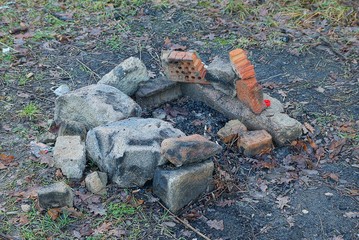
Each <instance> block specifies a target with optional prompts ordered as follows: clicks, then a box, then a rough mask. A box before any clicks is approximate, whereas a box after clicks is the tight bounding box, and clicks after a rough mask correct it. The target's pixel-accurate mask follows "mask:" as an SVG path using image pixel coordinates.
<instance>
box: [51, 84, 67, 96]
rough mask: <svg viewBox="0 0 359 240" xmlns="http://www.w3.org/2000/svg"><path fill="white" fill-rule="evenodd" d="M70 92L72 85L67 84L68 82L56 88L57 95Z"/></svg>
mask: <svg viewBox="0 0 359 240" xmlns="http://www.w3.org/2000/svg"><path fill="white" fill-rule="evenodd" d="M68 92H70V87H69V86H67V85H66V84H62V85H61V86H60V87H58V88H56V89H55V90H54V93H55V94H56V96H62V95H65V94H66V93H68Z"/></svg>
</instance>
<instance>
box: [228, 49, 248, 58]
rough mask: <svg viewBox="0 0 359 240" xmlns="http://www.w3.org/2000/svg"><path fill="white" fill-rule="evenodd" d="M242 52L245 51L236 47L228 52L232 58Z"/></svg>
mask: <svg viewBox="0 0 359 240" xmlns="http://www.w3.org/2000/svg"><path fill="white" fill-rule="evenodd" d="M243 53H244V54H245V51H244V50H243V49H240V48H237V49H234V50H232V51H230V52H229V57H230V58H232V57H234V56H237V55H241V54H243Z"/></svg>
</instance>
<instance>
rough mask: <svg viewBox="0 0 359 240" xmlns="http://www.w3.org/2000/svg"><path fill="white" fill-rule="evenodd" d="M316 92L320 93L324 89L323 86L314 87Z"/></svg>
mask: <svg viewBox="0 0 359 240" xmlns="http://www.w3.org/2000/svg"><path fill="white" fill-rule="evenodd" d="M314 89H315V90H316V91H317V92H320V93H323V92H324V91H325V89H324V88H322V87H320V86H319V87H317V88H314Z"/></svg>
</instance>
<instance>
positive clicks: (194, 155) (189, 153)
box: [161, 134, 222, 167]
mask: <svg viewBox="0 0 359 240" xmlns="http://www.w3.org/2000/svg"><path fill="white" fill-rule="evenodd" d="M221 150H222V147H221V146H220V145H218V144H216V143H214V142H211V141H209V140H208V139H206V138H205V137H203V136H201V135H198V134H194V135H190V136H183V137H179V138H167V139H165V140H163V142H162V143H161V154H162V155H163V156H164V157H165V158H166V159H167V160H168V161H170V162H171V163H173V164H174V165H175V166H176V167H180V166H182V165H188V164H190V163H195V162H202V161H203V160H206V159H208V158H210V157H212V156H214V155H216V154H217V153H219V152H220V151H221Z"/></svg>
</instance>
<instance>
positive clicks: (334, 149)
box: [329, 138, 347, 159]
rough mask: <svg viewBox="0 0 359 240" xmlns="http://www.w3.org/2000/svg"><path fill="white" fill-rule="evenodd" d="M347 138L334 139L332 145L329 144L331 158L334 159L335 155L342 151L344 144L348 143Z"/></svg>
mask: <svg viewBox="0 0 359 240" xmlns="http://www.w3.org/2000/svg"><path fill="white" fill-rule="evenodd" d="M346 141H347V140H346V139H345V138H343V139H341V140H338V141H333V142H332V143H331V144H330V146H329V151H330V154H329V157H330V158H331V159H333V158H334V157H335V156H337V155H338V154H339V153H340V152H341V151H342V148H343V146H344V144H345V143H346Z"/></svg>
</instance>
